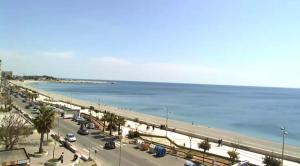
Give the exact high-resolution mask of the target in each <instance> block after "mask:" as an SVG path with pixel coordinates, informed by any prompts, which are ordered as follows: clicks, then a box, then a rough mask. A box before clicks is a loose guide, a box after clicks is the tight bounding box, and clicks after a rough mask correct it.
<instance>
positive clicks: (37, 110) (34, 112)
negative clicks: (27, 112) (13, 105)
mask: <svg viewBox="0 0 300 166" xmlns="http://www.w3.org/2000/svg"><path fill="white" fill-rule="evenodd" d="M31 112H32V113H33V114H39V113H40V110H39V109H38V108H34V109H33V110H32V111H31Z"/></svg>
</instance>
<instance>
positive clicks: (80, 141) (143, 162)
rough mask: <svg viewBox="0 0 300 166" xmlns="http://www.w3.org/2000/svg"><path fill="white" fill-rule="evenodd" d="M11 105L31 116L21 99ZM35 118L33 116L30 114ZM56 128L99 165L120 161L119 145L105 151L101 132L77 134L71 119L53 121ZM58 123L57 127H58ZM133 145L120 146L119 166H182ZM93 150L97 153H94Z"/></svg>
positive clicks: (180, 161)
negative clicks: (72, 139)
mask: <svg viewBox="0 0 300 166" xmlns="http://www.w3.org/2000/svg"><path fill="white" fill-rule="evenodd" d="M12 99H13V103H14V104H15V105H17V106H18V107H20V108H21V109H23V110H24V111H26V112H27V113H28V114H31V110H30V109H26V108H25V105H26V103H23V102H22V99H21V98H20V97H19V98H15V97H13V96H12ZM31 115H32V116H35V115H34V114H31ZM55 123H56V125H55V126H56V127H55V129H54V130H55V131H56V132H57V133H58V132H59V134H60V135H61V136H65V135H66V134H67V133H70V132H72V133H74V134H75V135H76V138H77V141H76V142H74V143H72V144H75V146H76V147H78V148H79V149H80V150H81V151H84V152H85V154H88V151H89V149H90V155H91V157H92V158H95V159H96V160H98V161H100V163H101V165H104V166H118V165H119V159H120V143H119V142H116V146H117V148H116V149H113V150H105V149H103V146H104V144H105V142H106V141H107V140H108V139H111V138H109V137H105V136H103V135H101V132H100V131H98V130H90V134H89V135H87V136H83V135H79V134H77V130H78V129H79V125H77V123H76V122H73V121H72V120H71V119H62V118H61V117H59V118H58V119H56V121H55ZM58 123H59V127H58ZM134 147H135V146H134V145H131V144H122V148H121V149H122V150H121V164H120V165H122V166H163V165H171V166H183V165H184V159H181V158H177V157H174V156H170V155H166V156H165V157H162V158H156V157H154V156H153V155H151V154H149V153H147V152H144V151H140V150H138V149H135V148H134ZM95 150H96V151H97V153H95Z"/></svg>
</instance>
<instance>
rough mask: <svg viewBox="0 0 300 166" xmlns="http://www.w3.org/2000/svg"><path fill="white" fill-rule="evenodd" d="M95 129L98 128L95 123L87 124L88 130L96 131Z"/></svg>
mask: <svg viewBox="0 0 300 166" xmlns="http://www.w3.org/2000/svg"><path fill="white" fill-rule="evenodd" d="M95 127H96V126H95V124H94V123H91V122H90V123H88V124H87V128H88V129H95Z"/></svg>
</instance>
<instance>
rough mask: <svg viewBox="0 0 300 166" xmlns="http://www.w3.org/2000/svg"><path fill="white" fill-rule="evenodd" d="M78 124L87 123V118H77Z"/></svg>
mask: <svg viewBox="0 0 300 166" xmlns="http://www.w3.org/2000/svg"><path fill="white" fill-rule="evenodd" d="M76 121H77V124H78V125H80V124H86V120H85V119H84V118H82V117H79V118H78V119H77V120H76Z"/></svg>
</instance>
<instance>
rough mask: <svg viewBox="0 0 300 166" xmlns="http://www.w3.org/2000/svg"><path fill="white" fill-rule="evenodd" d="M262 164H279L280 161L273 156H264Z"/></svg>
mask: <svg viewBox="0 0 300 166" xmlns="http://www.w3.org/2000/svg"><path fill="white" fill-rule="evenodd" d="M263 164H265V165H266V166H280V165H281V161H280V160H278V159H276V158H275V157H273V156H265V158H264V160H263Z"/></svg>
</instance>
